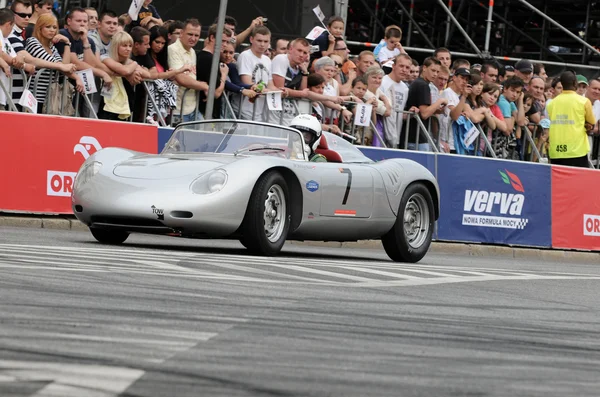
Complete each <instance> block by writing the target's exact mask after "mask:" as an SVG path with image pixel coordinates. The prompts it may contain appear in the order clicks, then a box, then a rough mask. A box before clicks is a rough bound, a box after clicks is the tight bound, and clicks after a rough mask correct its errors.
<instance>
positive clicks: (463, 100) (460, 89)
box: [439, 68, 473, 153]
mask: <svg viewBox="0 0 600 397" xmlns="http://www.w3.org/2000/svg"><path fill="white" fill-rule="evenodd" d="M470 83H471V72H470V71H469V69H467V68H458V69H456V70H455V71H454V77H453V78H452V80H451V81H450V83H448V88H446V89H445V90H444V91H442V94H441V96H440V97H441V98H445V99H446V100H447V101H448V105H447V106H446V108H445V109H444V111H443V113H442V114H440V116H439V120H440V149H442V151H444V152H445V153H456V149H455V147H454V134H453V132H452V123H453V122H454V121H456V120H458V118H459V117H460V116H461V115H462V114H463V113H466V114H467V116H468V114H469V113H470V112H471V107H470V106H469V105H468V104H467V99H468V97H469V95H471V92H472V91H473V87H472V86H471V84H470Z"/></svg>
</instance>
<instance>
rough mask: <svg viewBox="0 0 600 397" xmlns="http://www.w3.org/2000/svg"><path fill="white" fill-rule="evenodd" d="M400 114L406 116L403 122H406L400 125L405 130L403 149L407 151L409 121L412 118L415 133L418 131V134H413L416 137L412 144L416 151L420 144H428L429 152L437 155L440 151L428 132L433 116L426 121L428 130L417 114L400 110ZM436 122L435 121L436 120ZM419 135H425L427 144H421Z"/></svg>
mask: <svg viewBox="0 0 600 397" xmlns="http://www.w3.org/2000/svg"><path fill="white" fill-rule="evenodd" d="M400 113H402V114H406V115H408V117H407V118H406V120H405V121H406V122H405V123H403V124H402V125H403V127H404V129H405V133H404V146H403V148H404V149H408V144H409V142H408V138H409V135H410V134H409V131H410V120H411V119H412V118H414V119H415V120H416V123H417V131H418V133H417V134H415V135H416V137H415V142H414V143H415V147H416V150H419V144H420V143H428V144H429V149H430V151H432V152H434V153H439V152H440V149H439V146H438V143H436V141H435V140H434V139H433V137H432V136H431V134H430V133H429V131H430V129H431V123H432V118H433V116H432V117H430V118H429V120H428V125H429V128H430V129H429V130H428V129H427V128H426V127H425V124H424V123H423V120H421V116H419V115H418V114H417V113H415V112H409V111H407V110H402V111H401V112H400ZM436 120H437V118H436ZM421 133H422V134H423V135H425V138H426V140H427V142H421Z"/></svg>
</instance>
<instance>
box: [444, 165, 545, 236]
mask: <svg viewBox="0 0 600 397" xmlns="http://www.w3.org/2000/svg"><path fill="white" fill-rule="evenodd" d="M437 161H438V174H437V179H438V183H439V186H440V198H441V200H440V201H441V208H440V219H439V221H438V238H439V239H440V240H451V241H468V242H481V243H489V244H510V245H522V246H538V247H550V246H551V244H552V233H551V232H552V228H551V217H552V215H551V204H550V199H551V185H550V184H551V181H550V180H551V172H550V167H549V166H546V165H540V164H529V163H525V162H512V161H506V160H492V159H484V158H477V157H462V156H455V155H439V156H438V158H437Z"/></svg>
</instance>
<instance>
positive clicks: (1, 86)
mask: <svg viewBox="0 0 600 397" xmlns="http://www.w3.org/2000/svg"><path fill="white" fill-rule="evenodd" d="M11 87H12V75H11V77H10V78H9V85H8V88H7V87H5V86H4V83H2V80H0V89H2V92H4V96H5V97H6V106H8V107H9V108H10V109H11V110H12V111H13V112H18V111H19V109H17V107H16V106H15V103H14V102H13V100H12V89H11Z"/></svg>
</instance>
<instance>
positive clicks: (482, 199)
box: [462, 170, 528, 229]
mask: <svg viewBox="0 0 600 397" xmlns="http://www.w3.org/2000/svg"><path fill="white" fill-rule="evenodd" d="M498 172H499V173H500V176H501V177H502V181H503V182H504V183H505V184H507V185H510V186H512V188H513V189H514V190H515V191H517V192H520V193H506V192H488V191H485V190H466V191H465V201H464V208H463V209H464V211H465V212H475V213H477V214H486V215H471V214H466V213H465V214H463V221H462V224H463V225H468V226H485V227H499V228H508V229H523V228H525V226H526V225H527V222H528V220H527V219H522V218H514V217H513V216H521V214H522V212H523V205H524V204H525V195H523V194H521V193H525V188H524V187H523V183H522V182H521V180H520V179H519V177H518V176H517V175H515V174H513V173H512V172H510V171H507V170H504V172H503V171H501V170H499V171H498ZM491 214H497V215H500V216H492V215H491ZM506 215H509V216H506Z"/></svg>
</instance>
